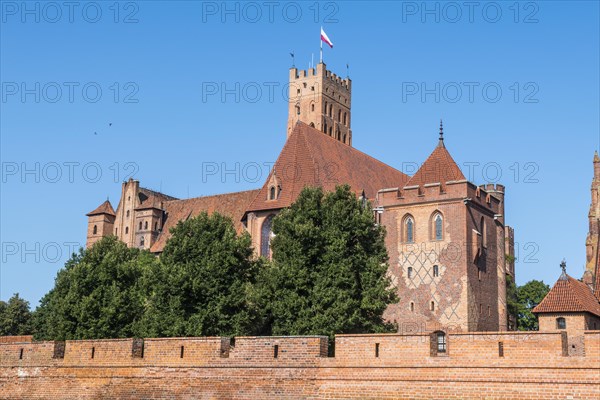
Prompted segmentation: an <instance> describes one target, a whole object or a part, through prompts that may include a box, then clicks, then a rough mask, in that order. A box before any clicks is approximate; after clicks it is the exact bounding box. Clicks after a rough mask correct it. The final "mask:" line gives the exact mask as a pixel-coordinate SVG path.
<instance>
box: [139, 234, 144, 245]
mask: <svg viewBox="0 0 600 400" xmlns="http://www.w3.org/2000/svg"><path fill="white" fill-rule="evenodd" d="M140 246H142V247H144V237H143V236H142V238H141V239H140Z"/></svg>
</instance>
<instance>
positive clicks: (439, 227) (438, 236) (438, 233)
mask: <svg viewBox="0 0 600 400" xmlns="http://www.w3.org/2000/svg"><path fill="white" fill-rule="evenodd" d="M443 226H444V219H443V218H442V214H440V213H435V214H434V216H433V235H432V236H433V239H434V240H442V239H443V238H444V228H443Z"/></svg>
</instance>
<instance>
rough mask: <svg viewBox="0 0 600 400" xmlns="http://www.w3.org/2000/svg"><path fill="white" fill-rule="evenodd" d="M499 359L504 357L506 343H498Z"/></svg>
mask: <svg viewBox="0 0 600 400" xmlns="http://www.w3.org/2000/svg"><path fill="white" fill-rule="evenodd" d="M498 357H504V342H498Z"/></svg>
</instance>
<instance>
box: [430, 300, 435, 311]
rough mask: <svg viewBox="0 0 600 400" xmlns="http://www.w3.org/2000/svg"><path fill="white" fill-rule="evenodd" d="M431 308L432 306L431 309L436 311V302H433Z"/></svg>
mask: <svg viewBox="0 0 600 400" xmlns="http://www.w3.org/2000/svg"><path fill="white" fill-rule="evenodd" d="M430 308H431V311H435V303H434V302H433V301H432V302H431V307H430Z"/></svg>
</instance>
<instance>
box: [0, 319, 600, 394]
mask: <svg viewBox="0 0 600 400" xmlns="http://www.w3.org/2000/svg"><path fill="white" fill-rule="evenodd" d="M435 339H436V336H435V333H434V334H417V335H398V334H381V335H338V336H337V337H336V340H335V354H334V355H333V356H328V352H327V343H328V341H327V338H326V337H320V336H308V337H238V338H235V339H231V338H221V337H208V338H165V339H144V340H141V339H116V340H82V341H66V342H17V343H12V342H8V341H5V342H7V343H3V344H0V397H1V398H3V399H48V398H52V399H78V400H79V399H100V398H111V399H136V400H137V399H146V398H152V399H173V398H177V399H266V398H269V399H299V398H300V399H321V398H323V399H325V398H326V399H357V398H361V399H381V398H390V399H401V398H411V399H413V398H416V399H429V398H436V399H446V398H461V399H481V398H486V399H507V398H510V399H512V398H519V399H534V398H535V399H565V398H573V399H596V398H598V396H600V332H598V331H587V332H585V334H584V342H583V345H584V347H585V350H584V352H583V356H578V357H572V356H569V352H568V351H566V349H567V347H568V346H569V343H568V340H569V339H568V337H567V335H566V334H564V333H561V332H548V333H546V332H486V333H473V332H471V333H447V334H446V351H445V352H443V353H437V352H435V351H434V348H433V347H432V340H435ZM435 343H437V342H435ZM107 396H108V397H107ZM569 396H571V397H569Z"/></svg>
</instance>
